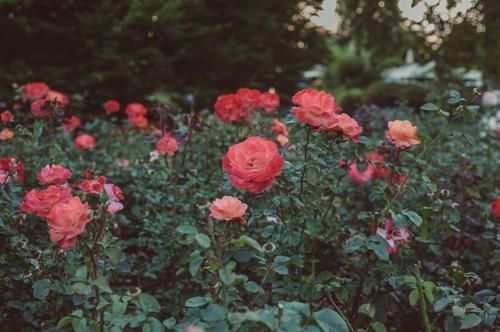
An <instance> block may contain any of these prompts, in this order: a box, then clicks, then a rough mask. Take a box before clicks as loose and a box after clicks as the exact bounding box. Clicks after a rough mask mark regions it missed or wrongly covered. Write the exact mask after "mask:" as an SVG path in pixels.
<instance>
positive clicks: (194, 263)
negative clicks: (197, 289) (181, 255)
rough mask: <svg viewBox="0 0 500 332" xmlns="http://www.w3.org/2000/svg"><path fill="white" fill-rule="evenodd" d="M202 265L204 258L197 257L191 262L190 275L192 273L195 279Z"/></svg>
mask: <svg viewBox="0 0 500 332" xmlns="http://www.w3.org/2000/svg"><path fill="white" fill-rule="evenodd" d="M201 263H203V257H196V258H195V259H193V260H192V261H191V262H189V273H191V275H192V276H193V277H194V276H195V275H196V274H197V273H198V270H199V269H200V266H201Z"/></svg>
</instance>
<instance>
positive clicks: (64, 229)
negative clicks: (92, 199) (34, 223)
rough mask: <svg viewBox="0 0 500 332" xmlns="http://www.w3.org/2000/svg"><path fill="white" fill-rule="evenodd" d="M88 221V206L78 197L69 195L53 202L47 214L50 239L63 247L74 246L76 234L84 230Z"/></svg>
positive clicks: (78, 234)
mask: <svg viewBox="0 0 500 332" xmlns="http://www.w3.org/2000/svg"><path fill="white" fill-rule="evenodd" d="M89 222H90V215H89V206H88V204H87V203H85V204H82V201H81V200H80V197H76V196H75V197H71V198H69V199H67V200H65V201H63V202H59V203H57V204H55V205H54V206H53V207H52V208H51V209H50V212H49V214H48V216H47V223H48V225H49V228H50V240H51V241H53V242H58V243H59V246H60V247H61V248H63V249H66V248H71V247H74V246H75V244H76V240H77V238H78V236H80V235H82V234H83V233H84V232H85V226H86V225H87V224H88V223H89Z"/></svg>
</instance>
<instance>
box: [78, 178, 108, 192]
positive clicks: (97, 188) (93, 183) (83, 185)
mask: <svg viewBox="0 0 500 332" xmlns="http://www.w3.org/2000/svg"><path fill="white" fill-rule="evenodd" d="M105 184H106V177H105V176H99V177H98V178H97V179H86V180H83V181H80V182H78V183H77V184H76V186H77V187H78V188H80V189H81V190H83V191H85V192H86V193H87V194H95V195H100V194H101V193H102V190H103V189H104V185H105Z"/></svg>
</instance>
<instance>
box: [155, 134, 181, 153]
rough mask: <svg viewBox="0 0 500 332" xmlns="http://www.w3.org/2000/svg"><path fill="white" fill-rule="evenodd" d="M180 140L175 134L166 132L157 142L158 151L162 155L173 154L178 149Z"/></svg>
mask: <svg viewBox="0 0 500 332" xmlns="http://www.w3.org/2000/svg"><path fill="white" fill-rule="evenodd" d="M177 147H178V142H177V140H176V139H175V137H174V136H172V135H171V134H170V133H166V134H165V136H163V137H162V138H161V139H160V140H159V141H158V142H157V143H156V151H158V152H159V153H160V154H161V155H166V154H167V155H169V156H173V155H174V153H175V152H176V151H177Z"/></svg>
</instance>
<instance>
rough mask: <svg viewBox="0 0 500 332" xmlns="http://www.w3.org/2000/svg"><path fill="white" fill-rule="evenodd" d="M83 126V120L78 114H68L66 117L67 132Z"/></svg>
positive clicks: (64, 125) (64, 127)
mask: <svg viewBox="0 0 500 332" xmlns="http://www.w3.org/2000/svg"><path fill="white" fill-rule="evenodd" d="M81 126H82V121H81V120H80V118H79V117H77V116H74V115H72V116H67V117H65V118H64V124H63V129H64V131H65V132H67V133H69V132H72V131H75V129H77V128H80V127H81Z"/></svg>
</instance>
